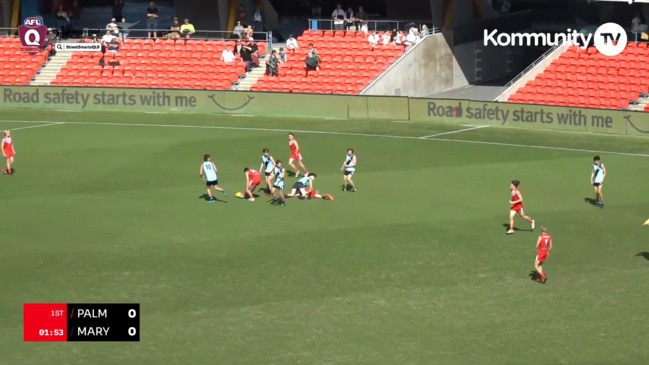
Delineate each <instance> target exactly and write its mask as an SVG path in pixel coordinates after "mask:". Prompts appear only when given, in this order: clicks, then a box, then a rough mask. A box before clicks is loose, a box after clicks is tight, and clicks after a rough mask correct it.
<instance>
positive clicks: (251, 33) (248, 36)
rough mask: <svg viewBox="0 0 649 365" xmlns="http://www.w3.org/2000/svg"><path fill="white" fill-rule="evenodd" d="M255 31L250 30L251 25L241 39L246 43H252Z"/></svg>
mask: <svg viewBox="0 0 649 365" xmlns="http://www.w3.org/2000/svg"><path fill="white" fill-rule="evenodd" d="M254 34H255V30H254V29H253V28H252V25H249V26H248V28H246V30H245V31H244V35H243V38H244V39H246V40H248V41H254V40H255V38H254Z"/></svg>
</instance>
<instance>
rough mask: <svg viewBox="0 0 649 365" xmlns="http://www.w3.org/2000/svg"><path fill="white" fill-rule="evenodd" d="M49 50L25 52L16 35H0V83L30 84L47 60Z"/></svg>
mask: <svg viewBox="0 0 649 365" xmlns="http://www.w3.org/2000/svg"><path fill="white" fill-rule="evenodd" d="M48 54H49V51H47V50H44V51H41V52H39V53H38V54H33V55H32V54H27V53H25V52H23V50H22V45H21V44H20V40H18V38H16V37H0V85H28V84H29V83H30V81H31V80H32V79H33V78H34V77H36V74H37V72H39V70H40V69H41V67H43V65H44V64H45V63H46V62H47V56H48Z"/></svg>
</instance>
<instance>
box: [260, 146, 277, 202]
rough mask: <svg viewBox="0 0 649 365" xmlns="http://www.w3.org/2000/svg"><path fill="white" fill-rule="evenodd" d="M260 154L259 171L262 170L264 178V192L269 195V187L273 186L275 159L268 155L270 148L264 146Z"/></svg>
mask: <svg viewBox="0 0 649 365" xmlns="http://www.w3.org/2000/svg"><path fill="white" fill-rule="evenodd" d="M261 152H262V154H261V165H259V171H263V172H264V176H265V179H266V194H267V195H270V194H271V192H270V190H271V187H272V186H273V176H272V175H273V171H274V169H275V159H274V158H273V156H271V155H270V150H269V149H268V148H264V149H263V150H262V151H261Z"/></svg>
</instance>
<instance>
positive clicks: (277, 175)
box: [2, 131, 649, 284]
mask: <svg viewBox="0 0 649 365" xmlns="http://www.w3.org/2000/svg"><path fill="white" fill-rule="evenodd" d="M288 144H289V148H290V151H291V155H290V158H289V160H288V165H289V166H290V167H291V168H292V169H293V170H294V171H295V177H296V178H298V180H297V181H296V182H295V183H294V184H293V187H292V189H291V191H290V192H289V193H288V194H284V182H285V179H286V169H285V167H284V165H283V164H282V161H279V160H275V159H274V158H273V157H272V156H271V154H270V151H269V150H268V149H267V148H264V149H263V151H262V156H261V165H260V166H259V170H253V169H250V168H248V167H246V168H244V169H243V172H244V174H245V178H246V185H245V190H244V192H243V193H236V195H237V197H240V198H243V199H247V200H248V201H254V200H255V195H254V191H255V189H257V188H258V187H259V186H260V185H261V183H262V174H261V171H263V173H264V175H265V180H266V189H265V190H266V194H267V195H268V196H270V197H272V200H271V202H272V203H273V204H276V205H281V206H284V205H286V202H285V201H286V198H293V197H297V198H299V199H325V200H334V198H333V196H332V195H331V194H320V193H319V192H318V191H317V190H315V189H314V181H315V179H316V174H315V173H312V172H311V173H310V172H308V171H307V169H306V167H305V166H304V163H303V162H302V153H301V152H300V146H299V144H298V142H297V140H296V139H295V135H294V134H293V133H289V134H288ZM2 155H3V156H4V158H5V159H6V166H5V167H4V168H3V169H2V172H3V174H4V175H13V174H14V172H15V170H14V168H13V163H14V157H15V156H16V150H15V148H14V144H13V139H12V137H11V133H10V132H9V131H5V132H4V134H3V138H2ZM295 162H297V164H298V165H299V167H300V168H302V171H303V177H302V178H299V177H300V170H299V169H298V167H296V166H295V164H294V163H295ZM356 163H357V159H356V155H355V154H354V149H353V148H348V149H347V154H346V155H345V159H344V161H343V165H342V166H341V168H340V169H341V171H343V185H342V190H343V191H352V192H355V191H356V186H355V184H354V181H353V180H352V177H353V175H354V173H355V172H356ZM199 173H200V176H201V178H202V179H204V180H205V185H206V188H207V201H208V203H213V202H214V201H216V199H215V198H214V196H213V195H212V190H215V191H219V192H222V193H223V194H224V195H226V196H227V195H228V193H227V191H225V190H224V189H223V188H222V187H221V186H219V181H218V175H217V173H218V170H217V168H216V165H215V164H214V162H213V161H212V160H211V157H210V155H209V154H206V155H205V156H203V163H202V164H201V167H200V172H199ZM605 177H606V167H605V166H604V164H603V163H602V161H601V159H600V157H599V156H595V157H594V158H593V170H592V172H591V175H590V183H591V185H592V186H593V190H594V193H595V199H594V200H593V203H594V205H596V206H598V207H600V208H604V196H603V194H602V186H603V184H604V178H605ZM519 185H520V181H519V180H512V182H511V185H510V190H511V200H510V201H509V204H510V210H509V229H508V230H507V234H513V233H514V218H515V217H516V216H517V215H518V216H520V217H521V218H523V219H524V220H526V221H528V222H529V223H530V225H531V229H532V230H534V228H535V221H534V219H532V218H531V217H529V216H527V215H526V214H525V212H524V210H523V195H522V194H521V192H520V190H518V187H519ZM644 225H645V226H647V225H649V219H647V221H645V222H644ZM536 249H537V255H536V258H535V259H534V269H535V270H536V272H537V273H538V277H537V279H536V280H537V281H538V282H540V283H543V284H545V283H546V281H547V279H548V278H547V276H546V274H545V272H544V271H543V263H544V262H545V261H546V259H547V257H548V255H549V253H550V251H551V250H552V237H551V236H550V234H549V233H548V232H547V229H546V228H545V227H541V234H540V235H539V237H538V239H537V241H536Z"/></svg>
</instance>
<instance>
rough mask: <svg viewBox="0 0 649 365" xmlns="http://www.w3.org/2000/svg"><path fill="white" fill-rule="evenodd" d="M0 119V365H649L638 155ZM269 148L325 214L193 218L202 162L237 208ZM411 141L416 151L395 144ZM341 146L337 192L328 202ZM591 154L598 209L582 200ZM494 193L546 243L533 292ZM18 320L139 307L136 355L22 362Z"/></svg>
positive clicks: (51, 346)
mask: <svg viewBox="0 0 649 365" xmlns="http://www.w3.org/2000/svg"><path fill="white" fill-rule="evenodd" d="M0 119H2V120H1V121H0V129H12V130H13V137H14V140H15V145H16V150H17V153H18V154H17V156H16V164H15V168H16V174H15V175H14V176H0V204H1V206H0V209H1V210H2V219H1V220H0V232H1V233H0V242H2V246H1V247H2V253H1V254H0V288H2V289H1V297H2V300H0V364H7V365H9V364H11V365H22V364H42V365H58V364H61V365H76V364H93V365H102V364H120V365H124V364H156V365H166V364H231V365H239V364H242V365H243V364H250V365H261V364H309V365H315V364H349V365H364V364H459V365H466V364H481V365H490V364H499V365H500V364H537V365H541V364H548V365H549V364H553V365H554V364H589V365H593V364H643V363H644V364H646V363H648V362H649V353H648V352H647V348H646V333H647V320H649V316H648V313H649V311H648V304H649V302H648V300H647V299H648V298H649V297H648V296H647V294H646V285H647V281H648V279H649V261H647V260H648V259H649V254H647V256H646V257H647V259H645V258H644V257H643V256H642V255H640V256H638V254H640V253H642V252H644V251H649V246H648V244H647V237H648V235H649V231H647V229H644V228H643V227H642V222H643V221H644V220H645V219H647V218H649V196H648V195H647V194H645V191H644V187H645V184H646V182H647V181H648V180H649V151H648V149H647V145H648V140H647V139H640V138H629V137H615V136H596V135H584V134H573V133H567V132H565V133H564V132H542V131H526V130H517V129H500V128H495V127H491V128H482V129H475V130H469V131H463V132H458V133H448V132H453V131H457V130H460V129H464V128H467V127H463V126H453V125H444V124H436V125H431V124H416V123H410V124H404V123H394V122H389V121H373V122H370V121H331V120H290V119H268V118H266V119H264V118H245V117H238V118H237V117H225V116H208V115H173V114H168V115H162V114H160V115H158V114H129V113H90V112H85V113H62V112H50V111H48V112H44V111H39V112H33V111H25V110H3V113H2V115H1V116H0ZM27 121H31V122H27ZM45 122H63V123H61V124H58V125H49V126H42V125H45V124H46V123H45ZM129 123H138V125H128V124H129ZM174 125H176V126H178V128H175V127H173V126H174ZM37 126H38V127H37ZM288 131H295V133H296V135H297V138H298V140H299V142H300V144H301V147H302V150H303V153H304V156H305V162H306V164H307V167H309V169H310V170H311V171H313V172H316V173H318V177H319V178H318V179H317V181H316V187H317V189H318V190H320V191H321V192H325V193H331V194H333V195H334V196H335V198H336V200H335V201H333V202H330V201H324V200H317V201H298V200H289V201H288V203H287V206H285V207H278V206H272V205H270V204H269V203H268V202H267V199H266V198H264V197H263V196H262V198H261V199H257V201H255V202H248V201H244V200H240V199H234V198H233V197H230V198H229V201H228V202H227V203H216V204H206V203H205V201H204V200H201V199H199V196H200V195H201V194H202V193H204V184H203V183H202V181H201V179H200V178H199V177H198V168H199V165H200V162H201V158H202V155H203V154H204V153H211V154H212V156H213V158H214V161H215V162H216V164H217V166H218V167H219V169H220V175H219V179H220V182H221V184H222V186H223V187H225V188H226V189H228V190H230V191H232V192H234V191H240V190H241V189H242V188H243V186H242V185H243V184H244V176H243V173H242V169H243V167H245V166H248V167H253V168H258V167H259V163H260V154H261V149H262V148H264V147H268V148H270V149H271V152H272V154H273V155H274V156H275V158H277V159H281V160H283V161H286V159H287V158H288V146H287V141H286V132H288ZM443 133H448V134H443ZM427 135H438V136H437V137H433V138H432V139H429V140H424V139H419V138H417V137H420V136H427ZM347 147H353V148H355V149H356V152H357V155H358V159H359V169H358V173H357V174H356V178H355V180H356V182H357V184H358V192H357V193H343V192H342V191H340V184H341V173H340V171H339V168H340V165H341V163H342V160H343V157H344V154H345V150H346V148H347ZM595 154H600V155H601V156H602V159H603V161H604V162H605V163H606V165H607V169H608V174H609V175H608V178H607V180H606V188H605V198H606V203H607V205H606V208H605V209H598V208H594V207H592V206H590V205H589V204H587V203H585V202H584V198H586V197H591V195H592V191H591V186H590V185H589V175H590V169H591V162H592V157H593V155H595ZM293 179H294V178H289V180H288V182H289V185H291V184H292V181H293ZM511 179H520V180H521V181H522V184H521V191H522V192H523V194H524V196H525V204H526V205H525V208H526V211H527V213H528V214H530V215H531V216H533V217H534V218H535V219H536V220H537V222H538V223H537V224H539V225H546V226H547V227H548V229H549V231H550V233H551V234H552V235H553V238H554V241H555V242H554V244H555V248H554V250H553V252H552V255H551V256H550V258H549V260H548V262H547V263H546V270H547V272H548V277H549V280H548V284H547V285H541V284H538V283H536V282H534V281H532V280H530V277H529V274H530V272H531V270H532V269H533V266H532V264H533V260H534V256H535V254H536V250H535V248H534V244H535V242H536V237H537V232H529V231H525V230H526V229H527V228H528V225H527V223H526V222H522V221H518V223H519V224H518V226H519V227H520V228H521V229H522V230H521V231H519V232H517V233H516V234H514V235H512V236H507V235H505V228H504V226H503V224H504V223H506V221H507V214H508V209H509V206H508V200H509V198H510V196H509V181H510V180H511ZM25 302H50V303H65V302H137V303H141V310H142V324H141V328H142V330H141V336H142V337H141V342H139V343H76V344H75V343H23V342H22V304H23V303H25Z"/></svg>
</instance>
